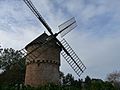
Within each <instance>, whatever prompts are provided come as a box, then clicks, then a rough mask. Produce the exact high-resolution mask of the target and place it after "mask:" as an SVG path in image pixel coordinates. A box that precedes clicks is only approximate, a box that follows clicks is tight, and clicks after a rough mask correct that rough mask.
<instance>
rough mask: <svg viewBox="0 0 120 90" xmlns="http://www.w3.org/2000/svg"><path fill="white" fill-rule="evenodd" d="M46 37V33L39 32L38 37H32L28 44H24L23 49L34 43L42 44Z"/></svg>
mask: <svg viewBox="0 0 120 90" xmlns="http://www.w3.org/2000/svg"><path fill="white" fill-rule="evenodd" d="M47 38H48V35H47V34H46V33H45V32H44V33H43V34H41V35H40V36H39V37H37V38H36V39H34V40H33V41H32V42H30V43H29V44H28V45H26V46H25V49H26V50H27V48H28V47H29V46H32V45H34V44H42V43H44V42H45V40H46V39H47Z"/></svg>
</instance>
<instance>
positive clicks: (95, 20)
mask: <svg viewBox="0 0 120 90" xmlns="http://www.w3.org/2000/svg"><path fill="white" fill-rule="evenodd" d="M31 1H33V3H34V4H35V6H36V8H37V9H38V11H39V12H40V13H41V14H42V16H43V17H44V18H45V20H46V21H47V23H48V24H50V26H52V28H53V29H54V32H56V31H58V28H57V26H58V25H59V24H61V23H63V22H64V21H65V20H68V19H69V18H71V17H72V16H75V17H76V20H77V23H78V27H77V28H76V29H75V30H74V31H72V32H71V33H70V34H68V35H66V36H65V38H66V39H67V40H68V42H69V43H70V45H71V46H72V47H73V49H74V50H75V52H76V53H77V54H78V56H80V58H81V59H82V60H83V62H84V63H85V65H86V66H87V70H86V72H85V73H84V75H85V76H86V75H90V76H93V77H98V76H99V77H100V78H101V77H102V78H105V74H107V73H109V72H112V71H113V70H116V69H118V68H119V65H118V64H119V63H120V61H119V59H120V56H119V53H120V52H119V49H120V48H119V46H120V43H119V40H120V35H119V33H120V31H119V30H120V27H119V23H120V12H119V10H120V6H119V4H120V1H119V0H114V1H113V0H99V1H97V0H90V1H89V0H66V1H65V0H56V1H55V0H54V1H51V0H42V1H40V0H31ZM0 8H1V11H0V36H1V39H0V43H1V44H2V45H3V46H4V47H12V48H15V49H21V48H23V46H25V45H26V44H27V43H29V42H30V41H32V40H33V39H34V38H35V37H36V36H38V35H39V34H40V33H42V32H43V31H44V30H46V29H45V28H44V27H43V26H42V25H41V23H39V20H37V19H36V17H35V16H34V14H33V13H32V12H31V11H30V10H29V8H28V7H27V6H26V5H25V4H24V2H23V1H22V0H21V1H19V0H12V1H11V0H2V1H0ZM109 14H110V16H109ZM101 17H102V19H104V20H100V19H101ZM107 17H109V18H108V19H110V20H108V24H106V23H105V21H107V19H106V18H107ZM103 24H104V26H103ZM46 31H47V30H46ZM100 31H101V32H102V33H100ZM110 32H111V33H110ZM62 64H63V65H62V66H63V68H62V70H63V71H66V70H68V72H69V73H71V72H73V71H72V70H71V69H69V67H66V69H65V68H64V67H65V66H67V65H66V63H64V62H63V63H62ZM74 75H75V74H74Z"/></svg>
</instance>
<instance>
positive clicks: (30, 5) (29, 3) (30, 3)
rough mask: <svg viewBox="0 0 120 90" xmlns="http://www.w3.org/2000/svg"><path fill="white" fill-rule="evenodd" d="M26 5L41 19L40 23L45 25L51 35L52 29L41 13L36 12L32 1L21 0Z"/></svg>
mask: <svg viewBox="0 0 120 90" xmlns="http://www.w3.org/2000/svg"><path fill="white" fill-rule="evenodd" d="M23 1H24V2H25V3H26V5H27V6H28V7H29V8H30V9H31V11H32V12H33V13H34V14H35V16H36V17H37V18H38V19H39V20H40V21H41V23H42V24H43V25H44V26H45V28H46V29H47V30H48V31H49V33H50V34H51V35H53V32H52V29H51V28H50V27H49V25H48V24H47V23H46V21H45V20H44V19H43V17H42V16H41V14H40V13H39V12H38V10H37V9H36V8H35V6H34V5H33V3H32V2H31V1H30V0H23Z"/></svg>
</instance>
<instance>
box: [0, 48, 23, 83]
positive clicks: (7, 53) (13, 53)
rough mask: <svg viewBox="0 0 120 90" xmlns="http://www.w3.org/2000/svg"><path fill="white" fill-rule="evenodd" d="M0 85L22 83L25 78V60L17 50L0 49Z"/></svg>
mask: <svg viewBox="0 0 120 90" xmlns="http://www.w3.org/2000/svg"><path fill="white" fill-rule="evenodd" d="M0 52H1V53H0V69H2V70H4V72H3V73H1V74H0V84H16V83H23V82H24V76H25V58H24V57H23V54H22V53H21V52H20V51H19V50H14V49H12V48H5V49H2V48H1V49H0Z"/></svg>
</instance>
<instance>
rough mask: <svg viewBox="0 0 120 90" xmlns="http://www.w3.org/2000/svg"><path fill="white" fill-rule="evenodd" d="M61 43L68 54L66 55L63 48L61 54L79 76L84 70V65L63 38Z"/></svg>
mask: <svg viewBox="0 0 120 90" xmlns="http://www.w3.org/2000/svg"><path fill="white" fill-rule="evenodd" d="M61 43H62V45H63V46H64V47H65V49H66V50H67V52H68V53H69V54H70V55H68V54H67V53H66V52H65V51H64V50H62V52H61V55H62V56H63V57H64V58H65V59H66V61H67V62H68V63H69V65H70V66H71V67H72V69H73V70H74V71H75V72H76V74H77V75H78V76H79V77H80V75H81V74H82V73H83V72H84V71H85V69H86V67H85V65H84V64H83V63H82V61H81V60H80V59H79V57H78V56H77V55H76V53H75V52H74V51H73V49H72V48H71V47H70V45H69V44H68V43H67V41H66V40H65V39H63V40H62V41H61Z"/></svg>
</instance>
